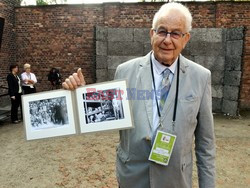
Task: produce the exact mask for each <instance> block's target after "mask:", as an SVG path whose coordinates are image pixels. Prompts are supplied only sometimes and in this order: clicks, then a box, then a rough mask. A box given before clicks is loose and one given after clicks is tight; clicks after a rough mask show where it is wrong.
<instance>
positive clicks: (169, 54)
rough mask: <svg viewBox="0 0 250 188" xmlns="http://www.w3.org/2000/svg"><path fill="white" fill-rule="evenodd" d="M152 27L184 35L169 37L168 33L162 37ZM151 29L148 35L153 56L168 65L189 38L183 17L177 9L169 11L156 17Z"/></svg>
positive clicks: (172, 61)
mask: <svg viewBox="0 0 250 188" xmlns="http://www.w3.org/2000/svg"><path fill="white" fill-rule="evenodd" d="M153 29H161V30H163V31H164V30H165V31H167V32H180V33H183V34H185V35H184V36H181V37H180V38H178V39H176V38H173V37H171V36H170V35H169V34H168V35H167V36H166V37H162V36H160V35H158V34H157V33H156V31H154V30H153ZM153 29H151V30H150V37H151V45H152V49H153V51H154V56H155V58H156V59H157V60H158V61H159V62H160V63H162V64H164V65H167V66H170V65H172V63H174V61H175V59H176V58H177V57H178V56H179V54H180V53H181V51H182V50H183V49H184V47H185V45H186V44H187V42H188V41H189V39H190V34H189V33H187V31H186V30H185V17H184V16H183V15H182V14H181V13H180V12H178V11H173V10H172V11H169V12H168V13H167V14H165V15H162V16H161V17H160V18H159V19H158V21H157V23H156V28H153Z"/></svg>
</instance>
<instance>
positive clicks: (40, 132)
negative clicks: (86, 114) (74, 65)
mask: <svg viewBox="0 0 250 188" xmlns="http://www.w3.org/2000/svg"><path fill="white" fill-rule="evenodd" d="M22 109H23V119H24V125H25V131H26V138H27V140H33V139H40V138H48V137H55V136H63V135H70V134H76V127H75V121H74V113H73V107H72V98H71V91H67V90H54V91H48V92H41V93H35V94H29V95H23V96H22Z"/></svg>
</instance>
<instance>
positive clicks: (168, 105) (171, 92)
mask: <svg viewBox="0 0 250 188" xmlns="http://www.w3.org/2000/svg"><path fill="white" fill-rule="evenodd" d="M179 58H180V77H179V92H180V90H181V89H180V88H181V87H180V85H181V83H182V80H183V78H184V77H185V74H186V69H187V65H186V63H185V58H184V57H183V56H182V55H180V57H179ZM176 82H177V66H176V69H175V73H174V78H173V81H172V84H171V87H170V90H169V94H168V97H167V99H166V101H165V104H164V107H163V110H162V119H164V118H165V117H166V115H167V114H168V113H169V111H170V109H173V106H174V101H175V96H176ZM171 113H172V112H171Z"/></svg>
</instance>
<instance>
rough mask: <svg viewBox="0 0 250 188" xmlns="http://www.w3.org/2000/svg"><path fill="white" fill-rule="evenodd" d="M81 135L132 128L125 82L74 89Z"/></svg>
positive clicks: (104, 83)
mask: <svg viewBox="0 0 250 188" xmlns="http://www.w3.org/2000/svg"><path fill="white" fill-rule="evenodd" d="M76 96H77V106H78V116H79V122H80V130H81V133H86V132H95V131H103V130H113V129H125V128H132V127H133V125H132V120H131V115H130V108H129V101H128V100H127V88H126V81H125V80H119V81H110V82H102V83H98V84H92V85H87V86H83V87H80V88H78V89H76Z"/></svg>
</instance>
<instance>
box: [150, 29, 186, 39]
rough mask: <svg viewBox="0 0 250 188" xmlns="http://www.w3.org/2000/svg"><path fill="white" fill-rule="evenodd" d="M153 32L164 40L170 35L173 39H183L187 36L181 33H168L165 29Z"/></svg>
mask: <svg viewBox="0 0 250 188" xmlns="http://www.w3.org/2000/svg"><path fill="white" fill-rule="evenodd" d="M153 31H154V32H155V33H156V34H157V35H158V36H159V37H162V38H166V37H167V36H168V34H169V35H170V37H171V38H174V39H179V38H181V37H183V36H184V35H185V34H186V33H182V32H180V31H171V32H168V31H166V30H165V29H163V28H158V29H153Z"/></svg>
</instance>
